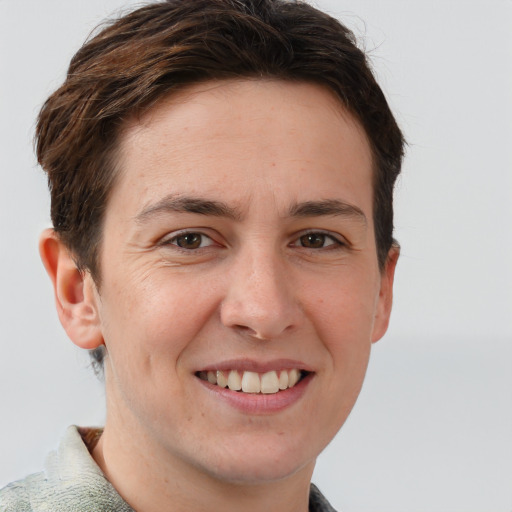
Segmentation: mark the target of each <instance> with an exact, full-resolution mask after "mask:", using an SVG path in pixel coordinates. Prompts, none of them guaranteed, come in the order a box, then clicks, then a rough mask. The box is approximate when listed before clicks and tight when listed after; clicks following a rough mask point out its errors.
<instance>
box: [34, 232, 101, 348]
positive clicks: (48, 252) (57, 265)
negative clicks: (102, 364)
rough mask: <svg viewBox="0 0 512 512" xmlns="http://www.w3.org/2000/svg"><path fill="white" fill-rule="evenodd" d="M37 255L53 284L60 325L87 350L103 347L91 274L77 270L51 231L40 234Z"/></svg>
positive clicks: (76, 343) (65, 248) (69, 254)
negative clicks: (39, 256)
mask: <svg viewBox="0 0 512 512" xmlns="http://www.w3.org/2000/svg"><path fill="white" fill-rule="evenodd" d="M39 254H40V255H41V259H42V261H43V264H44V266H45V268H46V272H47V273H48V275H49V276H50V279H51V281H52V284H53V289H54V293H55V304H56V307H57V313H58V315H59V319H60V322H61V324H62V326H63V327H64V329H65V331H66V333H67V334H68V336H69V337H70V339H71V341H73V343H75V345H77V346H79V347H81V348H84V349H88V350H92V349H95V348H97V347H99V346H100V345H102V344H103V336H102V332H101V323H100V319H99V314H98V298H97V292H96V286H95V284H94V281H93V279H92V277H91V275H90V274H89V273H88V272H80V271H79V270H78V268H77V266H76V264H75V261H74V260H73V257H72V255H71V253H70V252H69V250H68V249H67V247H66V246H65V245H64V244H63V243H62V241H61V240H60V238H59V236H58V235H57V234H56V233H55V231H54V230H53V229H47V230H45V231H44V232H43V233H42V234H41V237H40V239H39Z"/></svg>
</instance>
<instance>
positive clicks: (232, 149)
mask: <svg viewBox="0 0 512 512" xmlns="http://www.w3.org/2000/svg"><path fill="white" fill-rule="evenodd" d="M371 168H372V158H371V151H370V147H369V144H368V141H367V138H366V135H365V132H364V130H363V129H362V127H361V126H360V124H359V123H358V122H357V121H356V120H355V119H354V117H353V116H352V115H351V114H350V113H348V111H347V110H346V109H345V108H344V107H343V106H342V104H341V102H340V101H339V100H338V99H337V98H336V97H335V96H334V94H333V93H331V92H330V91H329V90H327V89H326V88H324V87H322V86H319V85H316V84H311V83H296V82H286V81H279V80H240V81H220V82H207V83H202V84H197V85H194V86H190V87H188V88H186V89H184V90H182V91H181V92H179V93H176V94H172V95H170V96H169V97H167V98H164V99H163V100H162V101H160V102H159V103H158V104H157V105H156V106H155V107H153V108H152V109H151V110H150V111H149V112H147V113H145V114H144V115H143V116H141V117H138V118H135V117H134V118H132V119H129V120H128V121H127V122H126V124H125V127H124V131H123V133H122V136H121V139H120V174H121V176H119V179H118V181H117V184H116V186H115V187H114V195H117V196H126V197H125V199H126V200H128V199H129V196H132V199H136V201H137V202H138V203H144V202H148V201H152V200H154V195H155V194H158V193H160V192H161V193H170V192H173V193H174V192H176V190H170V189H172V188H174V187H177V188H178V189H179V188H180V187H184V188H186V189H187V190H186V192H187V193H192V194H194V195H205V194H206V195H209V194H214V195H218V194H222V195H224V196H229V193H230V190H231V192H232V193H233V196H232V197H231V199H232V201H234V202H238V203H240V204H241V205H243V204H247V202H248V201H250V197H249V196H251V194H252V193H253V192H254V193H256V192H258V191H259V192H262V189H267V190H268V189H269V187H270V188H272V193H273V195H274V196H275V195H277V196H278V197H281V198H283V199H284V200H288V201H297V202H299V201H307V200H310V199H312V198H311V197H308V193H309V192H310V188H311V186H310V185H311V183H314V184H315V191H314V194H315V195H316V196H319V195H320V196H326V197H325V198H329V197H330V196H331V195H332V194H333V186H335V187H337V189H338V190H340V191H344V193H345V194H348V195H349V196H350V195H352V196H354V197H353V199H354V200H356V201H358V202H363V203H364V202H365V201H366V199H367V198H363V197H362V196H361V194H367V193H368V190H370V189H371V180H372V171H371ZM237 181H239V182H241V184H243V185H244V191H243V192H242V191H241V190H239V189H238V190H234V189H233V187H234V186H235V182H237ZM308 183H309V184H308ZM239 185H240V183H239ZM235 188H236V187H235ZM177 192H178V193H180V192H181V190H177ZM241 192H242V196H241V197H240V194H241ZM370 195H371V193H370ZM135 196H136V197H135ZM299 196H300V197H299ZM314 199H317V197H315V198H314ZM130 202H132V201H130ZM363 206H364V205H363ZM366 206H369V207H370V208H371V205H366Z"/></svg>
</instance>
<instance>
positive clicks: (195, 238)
mask: <svg viewBox="0 0 512 512" xmlns="http://www.w3.org/2000/svg"><path fill="white" fill-rule="evenodd" d="M208 241H210V240H209V238H208V237H205V236H204V235H201V233H184V234H183V235H179V236H177V237H175V238H174V239H173V242H174V244H175V245H177V246H178V247H181V248H183V249H199V247H204V246H205V245H210V244H209V243H208ZM205 242H206V243H205Z"/></svg>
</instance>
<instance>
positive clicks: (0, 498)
mask: <svg viewBox="0 0 512 512" xmlns="http://www.w3.org/2000/svg"><path fill="white" fill-rule="evenodd" d="M43 488H44V475H43V474H42V473H35V474H34V475H30V476H28V477H27V478H25V479H23V480H19V481H17V482H13V483H11V484H9V485H7V486H6V487H4V488H3V489H0V512H32V511H33V508H32V504H31V495H32V494H33V493H34V491H35V492H36V494H40V492H38V489H40V491H42V490H43Z"/></svg>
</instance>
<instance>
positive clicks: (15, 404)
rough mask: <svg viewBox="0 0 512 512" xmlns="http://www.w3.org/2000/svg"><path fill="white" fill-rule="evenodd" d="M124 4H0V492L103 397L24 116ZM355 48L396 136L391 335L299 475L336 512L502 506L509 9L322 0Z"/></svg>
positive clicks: (508, 432) (492, 4) (511, 119)
mask: <svg viewBox="0 0 512 512" xmlns="http://www.w3.org/2000/svg"><path fill="white" fill-rule="evenodd" d="M129 4H130V2H122V1H121V0H88V1H87V2H85V1H84V2H79V1H76V0H61V1H59V0H44V1H41V0H0V78H1V79H0V283H1V285H0V286H1V288H0V326H1V331H0V332H1V335H0V343H1V347H2V350H1V357H0V398H1V408H0V410H1V416H0V429H1V430H0V434H1V435H0V486H2V485H3V484H5V483H7V482H8V481H11V480H13V479H16V478H20V477H22V476H24V475H25V474H27V473H28V472H32V471H36V470H38V469H40V468H41V466H42V464H43V460H44V457H45V454H46V453H47V452H48V451H49V450H50V449H52V448H53V447H55V446H56V445H57V443H58V440H59V438H60V436H61V435H62V432H63V431H64V430H65V427H66V426H67V425H68V424H71V423H76V424H81V425H93V424H101V423H102V421H103V417H104V405H103V402H104V394H103V388H102V385H101V384H100V383H98V382H97V381H96V379H95V377H94V376H93V375H92V371H91V370H90V368H89V367H88V366H89V361H88V357H87V355H86V354H82V353H80V352H79V350H78V349H76V348H75V347H74V346H73V345H72V343H71V342H69V341H68V340H67V339H66V336H65V334H64V332H63V331H62V329H61V327H60V325H59V323H58V320H57V315H56V313H55V311H54V306H53V297H52V291H51V288H50V283H49V280H48V278H47V277H46V275H45V273H44V270H43V267H42V265H41V264H40V262H39V257H38V254H37V249H36V245H37V237H38V233H39V232H40V231H41V230H42V229H43V228H44V227H46V226H48V225H49V216H48V213H47V212H48V210H49V200H48V193H47V191H46V183H45V178H44V176H43V173H42V172H41V171H40V170H39V169H38V168H37V166H36V164H35V158H34V156H33V152H32V146H31V144H32V142H31V139H32V135H33V128H34V120H35V117H36V115H37V112H38V109H39V107H40V105H41V103H42V101H44V99H45V98H46V96H47V95H48V94H49V93H50V92H51V91H52V90H54V89H55V88H56V87H57V86H58V85H59V84H60V82H61V80H62V79H63V76H64V73H65V70H66V67H67V64H68V62H69V59H70V58H71V56H72V54H73V53H74V51H75V50H76V49H77V48H78V46H79V45H80V44H81V43H82V41H83V40H84V38H85V37H86V36H87V34H88V33H89V32H90V31H91V30H92V28H93V27H94V26H95V25H96V24H97V23H98V22H100V21H101V20H102V19H103V18H104V17H105V16H107V15H108V14H110V13H112V12H113V11H114V10H116V9H118V8H119V7H120V6H125V7H126V6H127V5H129ZM316 4H317V5H318V6H320V7H321V8H323V9H325V10H327V11H329V12H330V13H332V14H335V15H336V16H338V17H340V18H342V19H343V20H344V22H345V23H346V24H347V25H349V26H350V27H351V28H353V29H354V30H355V32H356V34H357V35H358V36H359V37H360V39H361V42H362V45H363V46H365V47H366V48H367V49H368V50H369V51H370V53H371V56H372V61H373V64H374V67H375V69H376V72H377V74H378V76H379V80H380V82H381V84H382V86H383V88H384V90H385V92H386V94H387V97H388V99H389V101H390V103H391V105H392V108H393V109H394V111H395V112H396V115H397V118H398V120H399V122H400V124H401V126H402V128H403V129H404V131H405V133H406V136H407V138H408V140H409V143H410V147H409V150H408V155H407V160H406V165H405V169H404V175H403V177H402V178H401V180H400V182H399V184H398V189H397V198H396V228H397V229H396V236H397V238H398V239H399V240H400V242H401V244H402V257H401V260H400V262H399V269H398V274H397V282H396V301H395V308H394V314H393V318H392V324H391V327H390V330H389V332H388V334H387V335H386V336H385V338H384V339H383V340H381V341H380V342H379V343H378V344H377V345H376V346H375V347H374V351H373V354H372V360H371V362H370V367H369V371H368V377H367V381H366V383H365V386H364V389H363V392H362V394H361V397H360V400H359V402H358V403H357V405H356V407H355V409H354V411H353V413H352V415H351V416H350V418H349V420H348V422H347V423H346V424H345V426H344V427H343V429H342V431H341V433H340V435H338V437H337V438H336V439H335V440H334V441H333V442H332V444H331V445H330V447H329V448H328V449H327V450H326V452H325V453H324V454H322V455H321V456H320V459H319V462H318V466H317V470H316V473H315V478H314V480H315V481H316V482H317V483H318V484H319V486H320V487H321V489H322V490H323V491H324V492H325V494H326V495H327V496H328V497H329V499H330V500H331V501H332V503H333V504H334V506H335V507H337V508H339V509H340V510H343V511H345V512H351V511H354V512H357V511H364V512H373V511H375V512H376V511H379V512H386V511H389V512H391V511H393V512H401V511H403V512H406V511H407V512H410V511H414V512H422V511H429V512H436V511H439V512H452V511H453V512H455V511H457V512H459V511H460V512H473V511H474V512H484V511H485V512H488V511H494V512H502V511H503V512H511V511H512V485H511V484H512V371H511V362H512V272H511V263H512V242H511V239H512V178H511V175H512V172H511V169H512V98H511V95H512V30H511V29H512V2H511V1H510V0H464V1H462V0H444V1H440V0H429V1H423V0H410V1H405V0H404V1H400V0H387V1H377V0H347V1H342V0H330V1H329V0H323V1H318V2H317V3H316Z"/></svg>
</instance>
